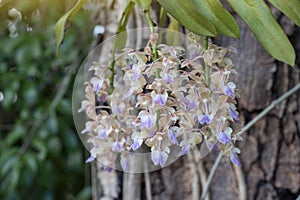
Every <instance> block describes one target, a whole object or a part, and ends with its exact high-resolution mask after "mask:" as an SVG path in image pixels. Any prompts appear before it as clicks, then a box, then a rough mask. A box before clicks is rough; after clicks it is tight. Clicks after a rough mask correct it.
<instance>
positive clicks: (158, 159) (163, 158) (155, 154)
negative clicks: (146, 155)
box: [151, 151, 168, 167]
mask: <svg viewBox="0 0 300 200" xmlns="http://www.w3.org/2000/svg"><path fill="white" fill-rule="evenodd" d="M151 159H152V161H153V163H154V165H160V166H161V167H163V166H164V165H165V164H166V162H167V159H168V154H167V153H166V152H163V151H152V152H151Z"/></svg>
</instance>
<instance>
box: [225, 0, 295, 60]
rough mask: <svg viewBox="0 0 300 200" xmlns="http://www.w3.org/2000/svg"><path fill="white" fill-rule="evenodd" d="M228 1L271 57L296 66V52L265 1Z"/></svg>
mask: <svg viewBox="0 0 300 200" xmlns="http://www.w3.org/2000/svg"><path fill="white" fill-rule="evenodd" d="M227 1H228V3H229V4H230V6H231V7H232V8H233V9H234V10H235V11H236V12H237V13H238V15H239V16H240V17H241V18H242V19H243V20H244V21H245V22H246V23H247V24H248V25H249V27H250V29H251V30H252V32H253V33H254V35H255V37H256V38H257V40H258V41H259V42H260V43H261V45H262V46H263V47H264V48H265V49H266V50H267V52H268V53H269V54H270V55H271V56H273V57H274V58H276V59H277V60H280V61H283V62H285V63H287V64H289V65H291V66H294V64H295V57H296V55H295V50H294V48H293V46H292V44H291V43H290V41H289V39H288V38H287V36H286V34H285V33H284V31H283V30H282V28H281V27H280V25H279V24H278V23H277V21H276V20H275V18H274V17H273V15H272V13H271V11H270V9H269V7H268V6H267V5H266V4H265V2H264V1H263V0H238V1H237V0H227Z"/></svg>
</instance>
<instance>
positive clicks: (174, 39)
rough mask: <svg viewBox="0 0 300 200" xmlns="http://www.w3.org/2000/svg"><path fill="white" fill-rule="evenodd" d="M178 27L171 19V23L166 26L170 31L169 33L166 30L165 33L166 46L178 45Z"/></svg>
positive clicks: (176, 22) (177, 23)
mask: <svg viewBox="0 0 300 200" xmlns="http://www.w3.org/2000/svg"><path fill="white" fill-rule="evenodd" d="M179 27H180V26H179V22H178V21H176V20H175V19H174V18H171V22H170V24H169V26H168V29H170V31H169V30H168V31H167V33H166V40H167V44H171V45H173V46H178V45H180V35H179V34H178V32H179Z"/></svg>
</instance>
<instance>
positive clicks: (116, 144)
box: [112, 141, 123, 152]
mask: <svg viewBox="0 0 300 200" xmlns="http://www.w3.org/2000/svg"><path fill="white" fill-rule="evenodd" d="M122 148H123V142H118V141H116V142H114V143H113V145H112V151H115V152H120V151H121V150H122Z"/></svg>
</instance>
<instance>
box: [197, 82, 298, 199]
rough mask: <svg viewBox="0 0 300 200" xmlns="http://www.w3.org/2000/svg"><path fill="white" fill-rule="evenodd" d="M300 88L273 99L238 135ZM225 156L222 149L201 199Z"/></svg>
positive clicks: (294, 88) (296, 86)
mask: <svg viewBox="0 0 300 200" xmlns="http://www.w3.org/2000/svg"><path fill="white" fill-rule="evenodd" d="M298 90H300V83H298V84H297V85H295V86H294V87H293V88H292V89H290V90H289V91H287V92H286V93H284V94H283V95H282V96H280V97H279V98H278V99H276V100H275V101H273V102H272V103H271V104H270V105H269V106H268V107H267V108H265V109H264V110H263V111H262V112H260V113H259V115H257V116H256V117H255V118H253V119H252V120H251V121H250V122H248V123H247V124H246V125H245V126H244V127H243V128H242V129H241V130H240V131H239V132H238V133H237V135H241V134H242V133H244V132H245V131H247V130H248V129H249V128H251V127H252V126H253V125H254V124H255V123H256V122H257V121H258V120H260V119H262V118H263V117H264V116H265V115H266V114H267V113H268V112H270V111H271V110H272V109H273V108H274V107H275V106H276V105H278V104H279V103H281V102H282V101H283V100H285V99H287V98H288V97H289V96H291V95H292V94H294V93H296V92H297V91H298ZM222 157H223V152H222V151H221V152H220V153H219V155H218V157H217V159H216V161H215V163H214V165H213V168H212V169H211V171H210V173H209V176H208V180H207V184H206V185H205V188H204V190H203V192H202V195H201V198H200V199H201V200H204V198H205V196H206V195H207V192H208V189H209V186H210V183H211V179H212V178H213V176H214V174H215V173H216V170H217V168H218V166H219V164H220V162H221V160H222Z"/></svg>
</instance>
